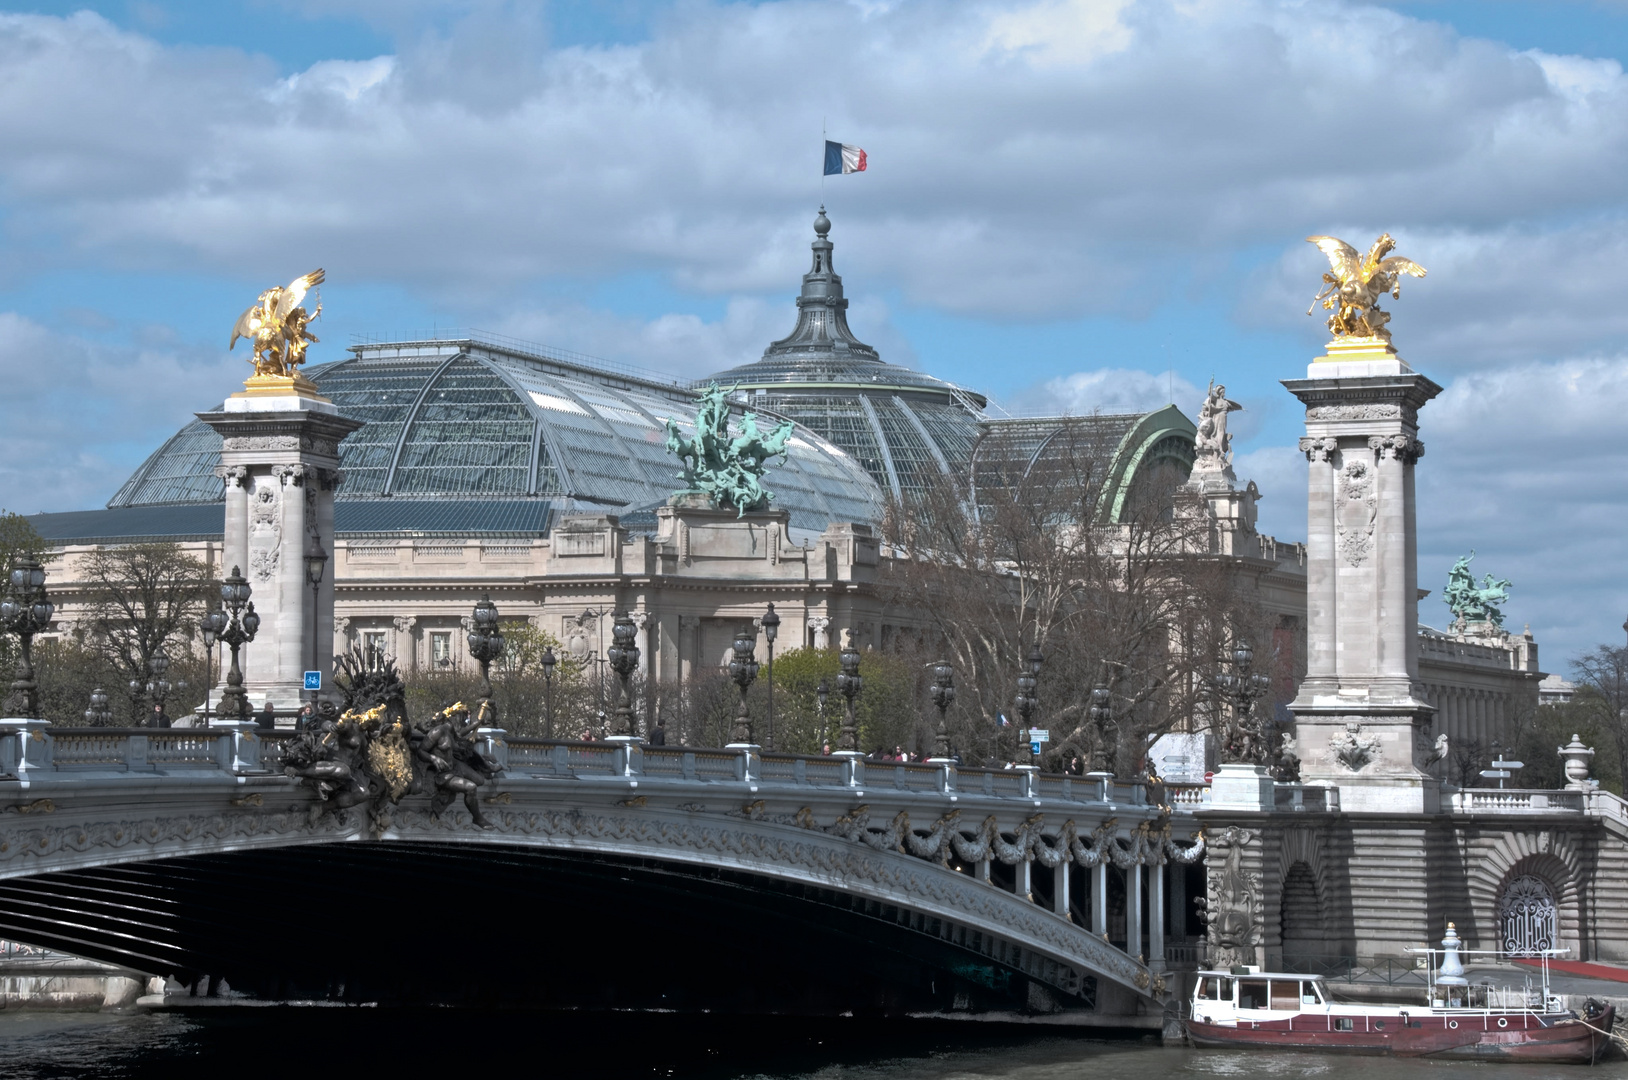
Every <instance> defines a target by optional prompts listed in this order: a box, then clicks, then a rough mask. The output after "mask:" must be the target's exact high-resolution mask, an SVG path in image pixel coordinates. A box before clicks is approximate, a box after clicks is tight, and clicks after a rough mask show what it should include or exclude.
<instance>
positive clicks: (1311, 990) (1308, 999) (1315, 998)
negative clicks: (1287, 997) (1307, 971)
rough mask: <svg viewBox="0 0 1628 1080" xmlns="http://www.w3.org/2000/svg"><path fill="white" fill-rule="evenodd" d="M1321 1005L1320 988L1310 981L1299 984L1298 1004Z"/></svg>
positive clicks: (1321, 995)
mask: <svg viewBox="0 0 1628 1080" xmlns="http://www.w3.org/2000/svg"><path fill="white" fill-rule="evenodd" d="M1322 1003H1323V991H1322V988H1321V987H1319V986H1318V985H1317V984H1316V983H1314V982H1310V981H1308V982H1304V983H1301V984H1300V1004H1302V1005H1321V1004H1322Z"/></svg>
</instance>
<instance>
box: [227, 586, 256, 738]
mask: <svg viewBox="0 0 1628 1080" xmlns="http://www.w3.org/2000/svg"><path fill="white" fill-rule="evenodd" d="M252 591H253V590H252V589H250V587H249V583H248V581H247V580H246V579H245V578H244V577H243V570H242V568H241V567H237V566H234V567H232V572H231V573H230V574H228V575H227V576H226V579H225V580H223V581H222V582H221V583H220V599H221V604H222V605H224V607H225V610H224V611H223V612H222V614H224V615H225V616H226V620H225V626H224V627H222V628H221V630H220V631H219V635H218V636H219V638H220V640H221V641H224V642H225V643H226V644H227V646H228V647H229V648H230V649H231V650H232V668H231V670H230V671H228V672H227V673H226V692H225V693H223V694H221V696H220V715H221V718H222V719H230V720H247V719H248V718H249V699H248V696H247V695H246V694H244V693H243V668H242V667H241V666H240V665H239V663H238V654H239V651H240V650H241V649H242V648H243V646H244V645H246V644H248V643H249V642H251V641H253V640H254V635H255V634H256V633H257V632H259V630H260V616H259V615H258V614H256V613H255V610H254V601H252V600H250V599H249V594H250V593H251V592H252Z"/></svg>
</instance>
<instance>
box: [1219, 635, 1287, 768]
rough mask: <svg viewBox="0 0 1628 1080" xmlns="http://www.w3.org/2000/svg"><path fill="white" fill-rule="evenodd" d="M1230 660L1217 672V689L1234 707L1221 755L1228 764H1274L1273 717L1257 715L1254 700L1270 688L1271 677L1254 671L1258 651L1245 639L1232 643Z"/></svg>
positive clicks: (1262, 695)
mask: <svg viewBox="0 0 1628 1080" xmlns="http://www.w3.org/2000/svg"><path fill="white" fill-rule="evenodd" d="M1229 660H1230V662H1229ZM1229 660H1223V661H1222V663H1221V666H1222V668H1223V670H1221V671H1218V672H1217V673H1216V675H1215V686H1216V689H1217V690H1219V691H1220V692H1221V695H1222V697H1224V698H1225V699H1226V701H1227V703H1228V704H1229V705H1231V706H1232V726H1231V730H1230V731H1229V732H1228V733H1227V737H1226V738H1225V739H1223V740H1222V745H1221V749H1222V754H1223V755H1224V757H1225V758H1226V760H1227V762H1228V763H1229V764H1230V763H1238V764H1244V765H1271V764H1272V759H1273V757H1274V756H1275V755H1274V751H1275V749H1276V748H1275V747H1274V746H1273V745H1272V730H1271V729H1272V726H1273V725H1272V720H1271V717H1268V716H1256V715H1255V702H1256V701H1258V700H1259V699H1260V698H1263V697H1265V696H1266V694H1267V692H1268V691H1270V690H1271V687H1272V680H1271V679H1270V678H1269V677H1268V676H1266V675H1263V674H1260V673H1259V672H1256V671H1255V670H1254V667H1255V650H1254V649H1253V648H1252V647H1251V646H1250V644H1249V642H1248V641H1246V640H1245V639H1243V638H1239V639H1238V640H1237V642H1236V643H1235V644H1234V645H1233V647H1232V656H1231V657H1230V658H1229Z"/></svg>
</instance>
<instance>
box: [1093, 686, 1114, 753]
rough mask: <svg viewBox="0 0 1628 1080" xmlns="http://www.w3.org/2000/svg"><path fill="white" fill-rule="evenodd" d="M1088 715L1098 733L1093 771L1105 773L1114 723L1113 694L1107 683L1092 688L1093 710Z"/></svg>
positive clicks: (1094, 749) (1094, 750)
mask: <svg viewBox="0 0 1628 1080" xmlns="http://www.w3.org/2000/svg"><path fill="white" fill-rule="evenodd" d="M1086 715H1087V716H1089V717H1090V719H1091V726H1092V727H1093V728H1095V729H1096V731H1097V742H1096V745H1095V746H1094V747H1092V749H1091V771H1092V772H1103V771H1105V770H1106V769H1107V768H1108V752H1107V748H1106V746H1105V743H1106V742H1107V739H1108V729H1109V728H1110V727H1111V726H1112V725H1113V722H1114V706H1113V694H1112V693H1111V692H1110V691H1109V689H1108V684H1107V683H1101V682H1099V683H1097V685H1095V686H1093V687H1092V688H1091V708H1090V710H1089V711H1088V712H1087V714H1086Z"/></svg>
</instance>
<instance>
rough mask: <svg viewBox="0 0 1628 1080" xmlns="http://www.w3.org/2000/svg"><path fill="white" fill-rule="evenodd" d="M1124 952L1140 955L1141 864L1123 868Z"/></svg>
mask: <svg viewBox="0 0 1628 1080" xmlns="http://www.w3.org/2000/svg"><path fill="white" fill-rule="evenodd" d="M1125 951H1126V952H1128V953H1130V954H1131V955H1132V956H1141V955H1142V864H1141V863H1132V864H1131V865H1130V866H1127V867H1126V868H1125Z"/></svg>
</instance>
